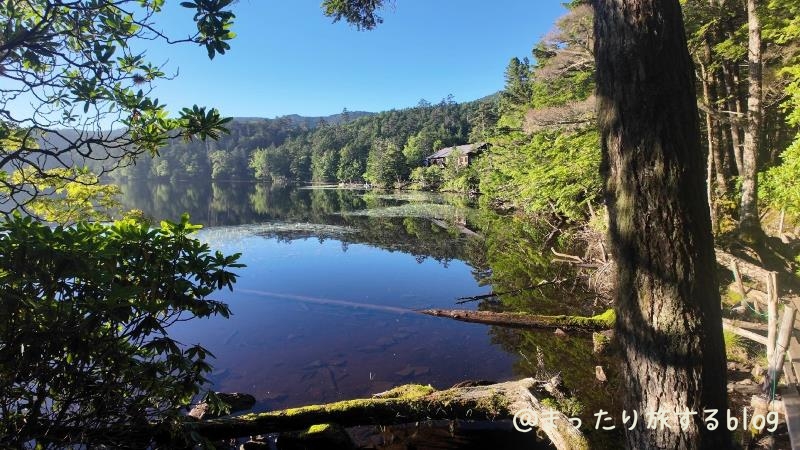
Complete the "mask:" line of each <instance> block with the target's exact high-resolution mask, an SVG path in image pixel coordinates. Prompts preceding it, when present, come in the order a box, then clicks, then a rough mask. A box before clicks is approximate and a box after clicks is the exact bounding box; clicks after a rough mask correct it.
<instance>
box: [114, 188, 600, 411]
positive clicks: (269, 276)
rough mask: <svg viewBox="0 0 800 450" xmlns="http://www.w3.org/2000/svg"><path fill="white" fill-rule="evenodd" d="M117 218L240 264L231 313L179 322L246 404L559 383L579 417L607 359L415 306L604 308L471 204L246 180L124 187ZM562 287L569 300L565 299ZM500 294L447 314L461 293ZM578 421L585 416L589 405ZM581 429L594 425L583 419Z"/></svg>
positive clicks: (535, 246)
mask: <svg viewBox="0 0 800 450" xmlns="http://www.w3.org/2000/svg"><path fill="white" fill-rule="evenodd" d="M122 189H123V191H124V192H125V193H126V197H125V198H124V200H123V202H124V203H125V206H126V207H128V208H138V209H142V210H143V211H144V212H145V213H146V214H148V215H150V216H152V217H153V218H155V219H163V218H170V219H174V218H176V217H179V216H180V214H181V213H183V212H189V213H190V215H191V217H192V220H193V221H194V222H199V223H203V224H204V225H205V226H206V228H205V229H204V230H202V232H201V233H200V238H201V239H204V240H206V241H207V242H209V243H210V244H211V245H212V246H213V247H215V248H217V249H219V250H221V251H223V252H227V253H231V252H242V253H243V257H242V262H244V263H245V264H247V268H246V269H244V270H242V271H241V273H240V275H241V276H240V281H239V282H238V283H237V285H236V289H235V291H234V292H232V293H230V292H222V293H220V294H219V297H220V299H222V300H225V301H227V302H228V303H229V304H230V305H231V308H232V310H233V313H234V316H233V317H232V318H231V319H230V320H215V319H212V320H206V321H203V322H191V323H187V324H182V325H181V326H180V327H179V328H178V329H176V332H177V333H178V334H179V337H180V338H181V339H182V340H183V341H184V342H186V343H194V342H202V343H203V345H205V346H207V347H209V349H210V350H211V351H212V352H213V353H214V354H215V355H216V356H217V360H216V361H215V363H214V365H215V367H216V371H215V372H214V374H213V376H212V380H213V382H214V383H215V388H217V389H220V390H226V391H244V392H249V393H252V394H254V395H255V396H256V398H257V399H258V400H259V403H258V408H259V409H267V408H270V409H271V408H279V407H286V406H292V405H300V404H308V403H319V402H325V401H332V400H337V399H341V398H348V397H355V396H365V395H369V394H372V393H375V392H379V391H381V390H385V389H388V388H389V387H391V386H393V385H397V384H401V383H407V382H412V381H413V382H420V383H431V384H433V385H434V386H436V387H440V388H444V387H449V386H450V385H452V384H455V383H457V382H459V381H463V380H465V379H473V380H479V379H483V380H496V381H501V380H505V379H511V378H516V377H521V376H542V374H543V373H557V372H559V373H561V374H562V377H563V379H564V380H565V382H566V383H567V385H568V386H569V387H571V388H572V389H573V390H574V391H575V392H576V395H578V396H579V397H581V398H585V399H586V402H587V404H588V405H589V406H591V405H598V406H602V407H603V408H604V409H605V410H609V408H610V406H611V405H609V401H610V400H609V398H608V397H609V395H608V394H607V393H606V392H605V390H604V389H605V388H603V387H601V386H599V385H598V384H597V383H596V381H594V372H593V368H594V366H595V365H597V364H602V363H604V362H603V361H601V360H599V359H598V357H596V356H594V355H592V353H591V340H590V339H589V338H588V336H585V335H576V336H571V337H557V336H556V335H554V334H553V333H552V332H528V331H519V330H508V329H503V328H498V327H487V326H484V325H476V324H466V323H460V322H452V321H447V320H444V319H438V318H432V317H428V316H422V315H419V314H417V313H415V312H413V310H414V309H422V308H457V307H458V308H462V307H467V308H480V309H492V310H499V311H529V312H535V313H539V314H565V313H569V314H586V315H591V314H594V313H597V312H600V311H599V309H598V308H597V307H596V306H595V305H594V304H593V303H592V302H591V301H586V298H588V297H589V294H588V293H586V292H582V291H581V290H580V289H579V288H578V287H576V286H575V285H574V283H566V284H565V283H559V281H561V280H571V279H572V276H573V274H572V273H571V271H570V270H571V269H570V268H569V267H565V266H554V265H552V264H551V263H550V258H549V256H548V255H546V254H543V252H542V242H544V241H545V239H546V237H547V235H548V233H549V230H547V229H542V228H541V227H537V226H535V225H534V224H533V223H532V222H530V221H528V220H525V219H523V218H518V217H516V218H515V217H504V216H499V215H497V214H495V213H493V212H491V211H489V210H487V209H485V208H479V207H476V205H475V204H474V203H473V202H472V201H471V200H469V199H466V198H462V197H450V196H442V195H428V194H421V193H399V194H387V193H380V192H365V191H360V190H347V189H302V188H301V189H297V188H291V187H286V186H270V185H264V184H253V183H211V184H205V185H203V184H200V185H192V184H178V183H175V184H169V183H164V184H146V185H144V184H137V183H135V182H130V183H128V184H124V185H122ZM567 288H568V289H567ZM490 291H493V292H496V293H505V295H502V296H500V297H498V298H494V299H485V300H483V301H481V302H470V303H467V304H464V305H456V303H455V300H456V299H457V298H458V297H463V296H472V295H479V294H486V293H488V292H490ZM587 410H588V409H587ZM589 419H591V416H590V417H589Z"/></svg>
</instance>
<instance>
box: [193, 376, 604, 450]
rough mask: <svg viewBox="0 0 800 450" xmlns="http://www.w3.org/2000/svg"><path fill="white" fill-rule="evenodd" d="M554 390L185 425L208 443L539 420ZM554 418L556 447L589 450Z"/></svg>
mask: <svg viewBox="0 0 800 450" xmlns="http://www.w3.org/2000/svg"><path fill="white" fill-rule="evenodd" d="M553 389H554V387H553V386H551V385H550V383H549V382H548V381H537V380H534V379H532V378H525V379H522V380H519V381H510V382H506V383H498V384H492V385H487V386H469V387H456V388H452V389H447V390H442V391H436V390H434V389H433V388H432V387H430V386H421V385H406V386H400V387H398V388H395V389H392V390H390V391H387V392H384V393H381V394H377V395H375V396H373V397H372V398H364V399H355V400H345V401H340V402H335V403H328V404H324V405H312V406H304V407H300V408H291V409H285V410H280V411H270V412H264V413H257V414H247V415H244V416H239V417H231V418H220V419H212V420H207V421H201V422H195V423H187V424H186V426H187V427H188V428H189V429H190V430H191V431H194V432H196V433H198V434H200V435H202V436H204V437H206V438H208V439H211V440H219V439H228V438H234V437H241V436H249V435H256V434H266V433H273V432H280V431H289V430H304V429H308V427H310V426H312V425H315V424H324V423H333V424H336V425H337V426H341V427H350V426H357V425H373V424H381V425H392V424H400V423H411V422H417V421H425V420H432V419H449V420H455V419H463V420H495V419H508V418H511V417H513V416H514V415H515V414H516V413H517V412H518V411H521V410H529V411H532V412H533V413H534V414H539V415H540V416H541V414H542V413H545V412H547V413H548V414H550V413H551V409H550V408H548V407H546V406H544V405H543V404H542V403H541V401H540V399H544V398H551V395H550V394H549V393H548V392H549V391H552V390H553ZM548 417H550V416H548ZM552 417H553V420H552V421H550V420H542V421H539V424H538V428H539V429H540V430H541V431H542V432H543V433H544V434H546V435H547V437H548V438H549V439H550V441H551V442H552V443H553V444H554V445H555V447H556V448H558V449H586V448H589V447H588V442H587V441H586V438H585V437H584V436H583V434H582V433H581V432H580V431H579V430H577V429H576V428H574V427H573V426H572V424H571V423H570V422H569V419H568V418H567V416H565V415H564V414H562V413H560V412H557V411H554V412H552Z"/></svg>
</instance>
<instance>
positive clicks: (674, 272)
mask: <svg viewBox="0 0 800 450" xmlns="http://www.w3.org/2000/svg"><path fill="white" fill-rule="evenodd" d="M594 6H595V36H596V44H595V59H596V67H597V99H598V105H597V108H598V119H599V128H600V132H601V144H602V150H603V164H602V170H603V175H604V178H605V179H606V192H605V195H606V202H607V205H608V208H609V215H610V221H609V222H610V223H609V239H610V242H611V244H612V252H613V254H614V257H615V260H616V262H617V277H618V292H617V296H616V308H617V321H616V333H617V337H618V339H619V342H620V344H621V345H622V348H623V351H624V352H625V356H626V358H625V361H624V362H623V365H624V366H623V368H622V371H621V373H623V374H624V377H625V382H626V389H625V396H626V397H625V399H624V405H625V408H626V409H627V410H629V411H630V410H632V409H635V410H637V411H638V412H639V414H640V415H641V414H647V413H649V412H652V413H657V412H658V411H665V412H666V411H671V412H674V411H681V412H686V411H695V412H697V415H695V416H692V420H691V421H690V423H688V426H687V427H686V428H685V429H683V428H682V427H680V426H679V425H678V424H677V423H675V422H672V423H669V425H670V428H668V427H656V428H655V429H650V428H648V427H646V426H637V427H635V428H634V429H633V430H630V431H627V434H628V436H627V437H628V439H627V445H628V447H629V448H634V449H643V448H648V449H653V448H663V449H695V448H729V447H730V435H729V433H728V431H727V429H725V427H718V428H717V429H716V430H714V431H711V430H708V428H707V427H706V426H705V424H704V423H703V410H704V409H718V410H720V411H725V409H726V408H727V392H726V372H725V353H724V346H723V339H722V322H721V314H720V297H719V293H718V291H717V278H716V273H715V268H716V264H715V261H714V247H713V238H712V235H711V221H710V214H709V208H708V203H707V201H706V196H705V195H704V194H705V189H706V185H705V177H704V168H705V164H704V163H705V161H704V160H703V151H702V147H701V140H700V139H701V138H700V130H699V125H698V114H697V104H696V97H695V89H694V70H693V67H692V61H691V58H690V56H689V52H688V50H687V47H686V36H685V33H684V27H683V20H682V15H681V10H680V6H679V3H678V0H595V1H594ZM640 425H641V424H640Z"/></svg>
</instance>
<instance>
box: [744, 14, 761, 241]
mask: <svg viewBox="0 0 800 450" xmlns="http://www.w3.org/2000/svg"><path fill="white" fill-rule="evenodd" d="M757 7H758V2H757V0H747V31H748V40H747V68H748V88H747V126H746V127H745V133H744V148H743V149H742V173H741V176H742V203H741V207H740V212H739V231H740V232H741V233H742V235H744V236H745V237H749V238H751V239H754V238H756V237H758V235H759V234H760V232H761V221H760V220H759V217H758V153H759V148H760V147H761V146H760V142H761V96H762V93H761V78H762V77H761V23H760V21H759V19H758V12H757Z"/></svg>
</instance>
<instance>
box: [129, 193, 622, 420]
mask: <svg viewBox="0 0 800 450" xmlns="http://www.w3.org/2000/svg"><path fill="white" fill-rule="evenodd" d="M122 189H123V192H124V193H125V196H126V197H125V199H124V200H123V202H124V203H125V205H126V206H127V207H129V208H139V209H142V210H144V211H145V212H146V213H148V214H149V215H151V216H154V217H155V218H156V219H161V218H173V219H174V218H177V217H179V216H180V214H181V213H183V212H184V211H188V212H189V213H190V214H191V215H192V218H193V220H195V221H199V222H202V223H204V224H205V225H207V226H208V225H239V224H263V225H253V226H252V227H243V228H242V229H241V232H243V233H249V234H248V235H249V236H252V235H253V234H257V235H260V236H264V237H268V238H277V239H279V240H282V241H286V242H290V241H293V240H297V239H308V238H317V239H320V240H321V241H324V240H328V239H335V240H337V241H340V242H341V243H342V251H346V250H347V248H348V246H349V245H351V244H355V243H358V244H367V245H370V246H373V247H377V248H381V249H385V250H388V251H399V252H404V253H407V254H410V255H413V256H414V257H415V258H416V260H417V262H419V263H422V262H423V261H425V260H426V259H428V258H433V259H435V260H437V261H439V262H441V263H443V264H447V263H448V262H449V261H452V260H454V259H459V260H463V261H465V262H466V263H468V264H469V265H470V266H471V267H472V274H473V276H474V277H475V279H476V280H478V282H479V283H480V284H482V285H491V286H492V290H493V291H494V292H516V293H514V294H510V295H502V296H500V298H499V299H495V300H491V301H483V302H481V303H480V304H478V308H479V309H491V310H498V311H527V312H534V313H538V314H580V315H592V314H595V313H598V312H600V311H599V310H596V309H595V308H594V307H593V305H591V304H581V301H580V298H581V297H585V296H586V292H585V291H583V290H582V289H580V287H579V286H575V285H574V284H573V283H572V282H571V280H573V279H574V273H573V269H572V268H571V267H569V266H567V265H553V264H552V263H551V257H550V255H549V254H548V253H546V250H547V249H545V248H543V242H545V240H546V239H547V236H548V234H549V233H550V229H549V227H548V226H546V225H545V226H537V225H536V224H535V223H533V222H532V221H530V220H528V219H525V218H521V217H510V216H502V215H498V214H496V213H494V212H493V211H491V210H489V209H488V208H486V207H479V208H474V207H472V206H473V205H472V203H471V202H469V201H468V200H466V199H463V198H460V197H445V196H435V197H431V196H426V195H425V194H421V193H403V194H400V195H398V196H392V195H385V194H378V195H376V194H375V193H367V194H365V193H364V192H363V191H358V190H346V189H297V188H293V187H286V186H280V185H268V184H256V183H196V184H189V183H149V184H139V183H129V184H127V185H123V186H122ZM404 206H408V207H404ZM398 208H399V209H398ZM364 210H368V213H365V212H364ZM415 211H416V212H417V213H419V215H418V216H414V215H413V214H412V215H406V216H404V215H403V214H401V213H403V212H407V213H412V212H415ZM354 212H358V213H356V214H353V213H354ZM292 224H300V225H302V226H295V227H293V226H292ZM284 225H285V226H284ZM459 225H460V228H459ZM239 229H240V228H239V227H236V228H235V230H239ZM465 229H467V230H472V231H474V232H476V233H477V234H476V235H471V234H465V233H464V230H465ZM557 279H565V280H569V281H570V282H567V283H564V284H560V285H559V284H549V285H546V286H542V287H538V288H532V286H535V285H537V284H539V283H541V282H548V281H552V280H557ZM489 335H490V336H491V339H492V341H493V342H494V343H495V344H497V345H500V346H501V347H502V348H504V349H505V350H506V351H508V352H509V353H511V354H514V355H519V358H518V359H517V361H516V362H515V365H514V371H515V373H516V374H518V375H519V376H540V375H541V372H542V370H544V371H546V372H551V373H556V372H559V373H561V376H562V377H563V379H564V381H565V382H566V384H567V386H568V387H569V388H570V389H572V390H573V391H574V392H575V394H576V396H577V397H578V398H579V399H581V400H582V401H584V402H585V403H586V404H587V406H588V407H589V409H590V410H592V411H595V410H596V409H597V408H600V407H602V408H603V409H604V410H607V411H610V410H612V409H611V408H614V400H613V398H614V396H613V395H611V393H610V392H609V389H610V388H608V387H606V386H603V385H600V384H599V383H598V382H597V381H596V380H595V378H594V366H595V365H604V367H605V368H606V371H607V372H608V371H609V365H608V364H606V361H605V360H604V357H598V356H595V355H593V354H592V345H591V339H590V337H588V336H581V337H568V338H559V337H557V336H555V335H554V334H553V333H551V332H532V331H521V330H516V329H505V328H499V327H490V328H489ZM537 355H541V359H542V365H541V367H540V364H539V362H538V358H537ZM590 414H591V413H590ZM589 419H591V417H589Z"/></svg>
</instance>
